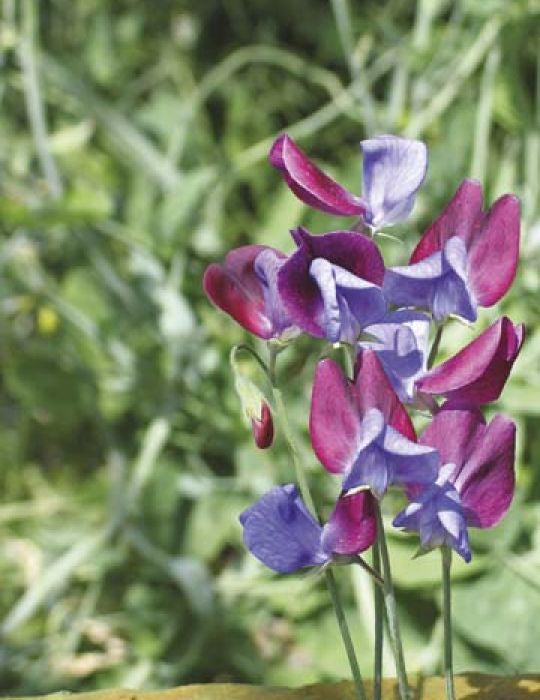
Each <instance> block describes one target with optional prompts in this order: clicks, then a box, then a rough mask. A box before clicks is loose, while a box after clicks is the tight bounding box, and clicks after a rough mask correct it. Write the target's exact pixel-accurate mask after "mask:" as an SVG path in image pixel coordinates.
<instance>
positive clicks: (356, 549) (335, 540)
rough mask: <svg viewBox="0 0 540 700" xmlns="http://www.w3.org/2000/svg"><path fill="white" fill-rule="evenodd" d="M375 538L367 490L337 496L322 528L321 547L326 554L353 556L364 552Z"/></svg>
mask: <svg viewBox="0 0 540 700" xmlns="http://www.w3.org/2000/svg"><path fill="white" fill-rule="evenodd" d="M376 539H377V521H376V517H375V499H374V497H373V495H372V494H371V492H370V491H368V490H366V491H358V492H356V493H352V494H350V495H345V496H340V497H339V500H338V502H337V504H336V507H335V508H334V511H333V513H332V515H331V516H330V519H329V521H328V523H327V524H326V525H325V526H324V527H323V531H322V538H321V545H322V548H323V550H324V551H325V552H326V553H327V554H329V555H332V554H343V555H353V554H359V553H360V552H363V551H364V550H366V549H367V548H368V547H371V545H372V544H373V543H374V542H375V540H376Z"/></svg>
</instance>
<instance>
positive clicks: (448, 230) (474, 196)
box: [409, 180, 483, 265]
mask: <svg viewBox="0 0 540 700" xmlns="http://www.w3.org/2000/svg"><path fill="white" fill-rule="evenodd" d="M482 199H483V195H482V185H481V184H480V183H479V182H477V181H476V180H464V181H463V182H462V183H461V185H460V186H459V188H458V190H457V192H456V193H455V195H454V196H453V197H452V199H451V200H450V202H449V203H448V204H447V206H446V208H445V210H444V211H443V213H442V214H441V215H440V216H439V218H438V219H437V220H436V221H435V222H434V223H433V224H431V226H430V227H429V228H428V229H427V231H426V232H425V233H424V235H423V236H422V238H421V240H420V242H419V243H418V245H417V246H416V248H415V250H414V252H413V254H412V255H411V258H410V261H409V264H410V265H412V264H414V263H417V262H419V261H420V260H423V259H424V258H427V257H429V256H430V255H433V253H435V252H437V251H438V250H441V249H442V248H443V247H444V244H445V243H446V241H447V240H448V239H449V238H452V236H458V237H459V238H461V239H463V242H464V243H465V247H466V248H468V247H469V245H470V243H471V240H472V236H473V234H474V232H475V230H476V226H477V222H478V219H479V217H481V216H482Z"/></svg>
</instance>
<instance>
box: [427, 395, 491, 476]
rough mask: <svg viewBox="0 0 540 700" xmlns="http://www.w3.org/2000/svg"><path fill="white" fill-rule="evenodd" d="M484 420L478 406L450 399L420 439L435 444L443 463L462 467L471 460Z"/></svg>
mask: <svg viewBox="0 0 540 700" xmlns="http://www.w3.org/2000/svg"><path fill="white" fill-rule="evenodd" d="M484 423H485V421H484V416H483V414H482V411H481V410H480V409H479V408H478V406H475V405H473V404H470V405H467V404H464V403H461V402H458V401H447V402H446V403H445V404H444V406H443V407H442V408H441V410H440V411H439V412H438V413H437V414H436V415H435V416H434V418H433V420H432V421H431V423H430V424H429V425H428V426H427V428H426V429H425V430H424V432H423V433H422V435H421V436H420V439H419V442H420V444H422V445H429V446H431V447H434V448H435V449H436V450H437V451H438V452H439V455H440V458H441V463H442V464H454V465H456V468H458V467H459V465H460V464H463V462H465V461H466V460H467V458H468V456H469V453H470V451H471V450H472V446H473V440H474V436H475V435H476V432H477V430H478V426H479V425H480V424H484ZM449 436H451V439H450V438H449Z"/></svg>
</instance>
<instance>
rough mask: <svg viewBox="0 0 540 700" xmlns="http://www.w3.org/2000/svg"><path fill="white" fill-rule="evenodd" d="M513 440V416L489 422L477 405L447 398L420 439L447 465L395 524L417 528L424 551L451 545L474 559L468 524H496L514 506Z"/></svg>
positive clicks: (480, 525)
mask: <svg viewBox="0 0 540 700" xmlns="http://www.w3.org/2000/svg"><path fill="white" fill-rule="evenodd" d="M515 441H516V426H515V425H514V423H513V422H512V421H511V420H510V419H509V418H506V417H505V416H502V415H497V416H495V417H494V418H493V420H492V421H491V423H489V425H486V422H485V420H484V417H483V415H482V413H481V412H480V410H479V409H478V408H477V407H476V406H473V405H469V406H467V405H465V404H463V403H461V402H457V401H450V402H447V403H446V404H445V405H444V406H443V407H442V409H441V411H440V412H439V413H437V415H436V416H435V417H434V418H433V420H432V422H431V423H430V425H429V426H428V427H427V428H426V430H425V431H424V433H423V434H422V437H421V438H420V442H421V444H423V445H429V446H430V447H434V448H436V449H437V450H438V452H439V454H440V457H441V463H442V465H443V466H442V467H441V469H440V471H439V474H438V477H437V479H436V481H435V482H434V483H433V484H431V485H429V486H427V488H425V489H424V490H423V491H420V493H419V495H416V496H413V500H412V501H411V503H409V505H408V506H407V507H406V508H405V509H404V510H403V511H402V512H401V513H400V514H399V515H398V516H397V517H396V518H395V519H394V525H395V526H396V527H403V528H406V529H408V530H416V531H418V532H419V534H420V541H421V545H422V549H424V550H428V549H431V548H433V547H437V546H441V545H447V546H449V547H452V549H454V550H455V551H456V552H457V553H458V554H459V555H460V556H462V557H463V559H464V560H465V561H467V562H468V561H470V559H471V551H470V548H469V542H468V534H467V527H479V528H488V527H493V526H494V525H496V524H497V523H498V522H499V521H500V520H501V518H502V517H503V516H504V515H505V513H506V511H507V510H508V508H509V507H510V503H511V501H512V497H513V494H514V482H515V477H514V456H515Z"/></svg>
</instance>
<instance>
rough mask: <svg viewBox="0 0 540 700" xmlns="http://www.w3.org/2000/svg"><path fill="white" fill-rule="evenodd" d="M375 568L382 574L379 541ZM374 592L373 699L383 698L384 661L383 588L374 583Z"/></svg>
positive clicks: (374, 548)
mask: <svg viewBox="0 0 540 700" xmlns="http://www.w3.org/2000/svg"><path fill="white" fill-rule="evenodd" d="M373 568H374V569H375V571H376V572H377V573H378V574H379V576H380V574H381V552H380V549H379V543H378V542H375V544H374V545H373ZM373 594H374V597H375V663H374V667H373V700H381V692H382V662H383V614H384V611H383V606H384V597H383V590H382V589H381V587H380V586H378V585H376V584H375V585H374V589H373Z"/></svg>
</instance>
